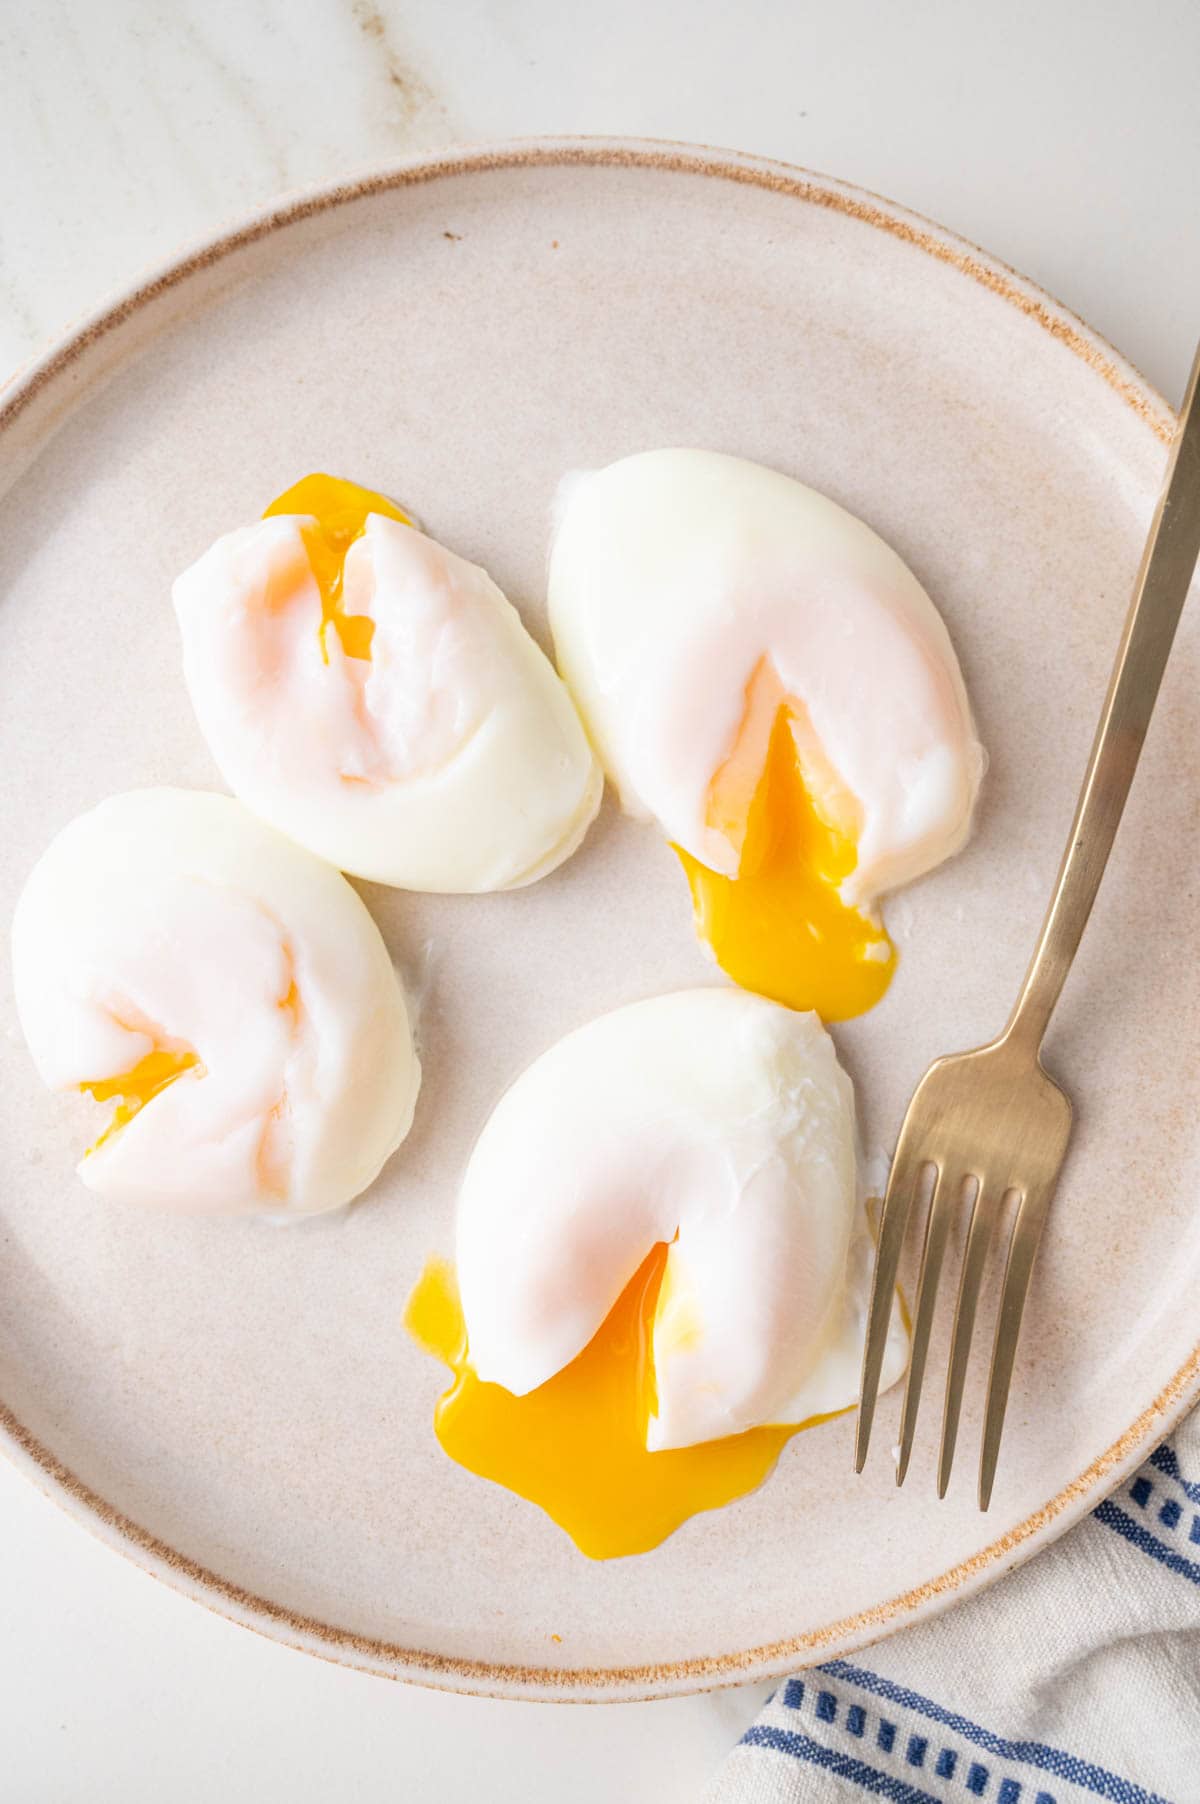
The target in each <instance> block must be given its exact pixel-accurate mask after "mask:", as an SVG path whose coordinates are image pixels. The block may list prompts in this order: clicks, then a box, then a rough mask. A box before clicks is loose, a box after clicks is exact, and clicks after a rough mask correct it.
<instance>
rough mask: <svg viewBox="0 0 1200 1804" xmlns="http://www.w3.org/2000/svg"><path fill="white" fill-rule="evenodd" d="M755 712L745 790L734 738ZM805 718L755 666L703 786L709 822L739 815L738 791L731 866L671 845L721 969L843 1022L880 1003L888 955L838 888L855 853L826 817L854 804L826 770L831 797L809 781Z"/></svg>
mask: <svg viewBox="0 0 1200 1804" xmlns="http://www.w3.org/2000/svg"><path fill="white" fill-rule="evenodd" d="M756 717H757V722H758V731H759V736H760V738H759V743H760V744H761V734H762V731H763V727H764V724H765V728H766V733H767V735H768V736H767V745H766V760H765V764H762V765H761V766H760V768H761V775H760V776H759V777H758V781H757V785H756V787H755V788H754V790H753V794H752V796H751V797H749V798H747V797H746V795H745V791H744V788H740V786H739V779H741V780H742V781H744V772H745V769H746V767H747V765H748V764H749V763H751V760H750V759H749V758H748V757H747V756H746V754H745V753H744V751H743V744H742V741H743V740H745V739H749V738H752V737H753V727H754V723H755V719H756ZM805 725H806V723H805V721H804V718H803V711H802V710H800V709H798V708H797V707H796V706H795V705H794V704H793V703H791V702H789V700H788V699H787V698H786V697H785V696H784V695H783V692H782V689H781V688H780V686H779V684H778V680H777V679H776V678H775V677H774V674H773V672H770V671H768V670H766V669H765V667H762V666H760V668H759V671H758V672H756V675H755V678H754V680H753V681H752V683H751V686H750V692H749V695H748V707H747V717H746V724H745V726H744V728H743V734H742V736H741V738H740V739H739V743H738V745H737V746H735V748H734V753H733V756H732V757H731V759H730V760H729V763H728V765H727V766H726V767H725V768H724V769H723V770H722V771H719V772H718V773H717V776H716V778H715V780H714V782H713V785H712V790H711V792H710V809H709V819H710V823H711V824H712V825H714V826H718V827H720V826H721V825H722V818H723V817H726V818H729V817H733V818H736V813H737V810H738V799H739V794H740V800H741V817H742V819H743V821H744V823H745V826H744V838H743V840H742V846H741V857H740V863H739V866H738V874H737V876H736V877H725V876H722V875H720V874H719V873H718V872H716V871H711V870H709V869H708V867H707V866H706V865H703V864H701V863H700V862H699V860H698V859H696V858H693V857H692V856H691V854H690V853H688V852H685V851H683V850H682V849H680V848H679V847H677V848H676V850H677V852H678V854H679V858H680V860H681V861H682V864H683V868H684V870H685V871H686V873H687V878H688V883H689V884H690V886H691V891H692V903H693V906H694V908H695V913H696V929H697V932H698V933H699V934H700V937H701V938H702V939H704V940H706V941H707V943H708V944H709V946H710V947H711V948H712V951H713V954H714V956H715V958H716V960H717V963H718V964H719V965H720V966H721V968H722V970H724V971H727V972H728V973H729V975H730V977H732V978H733V980H734V982H735V983H738V984H740V985H741V986H742V988H743V989H747V990H755V991H757V992H758V993H759V994H760V995H763V996H769V997H771V998H772V1000H773V1001H775V1002H782V1003H785V1004H786V1005H787V1006H788V1007H789V1008H795V1009H815V1010H816V1012H817V1013H818V1014H819V1015H820V1017H821V1019H822V1020H823V1021H845V1020H848V1019H849V1018H850V1016H852V1015H861V1014H862V1013H864V1011H865V1010H867V1009H869V1008H872V1007H873V1006H874V1004H875V1003H876V1002H878V1001H879V999H880V997H881V996H882V995H883V993H884V991H885V990H886V989H887V987H888V984H889V983H890V982H891V980H892V972H893V971H894V969H895V964H896V954H895V951H894V950H893V947H892V944H891V941H890V940H889V939H888V937H887V934H886V933H885V931H884V929H883V926H882V923H880V922H879V921H878V920H872V919H871V917H870V916H869V915H866V914H863V913H861V912H860V911H859V910H858V909H856V908H851V907H850V906H849V905H848V904H847V903H845V902H843V901H842V899H841V897H840V895H839V893H838V891H839V886H840V885H841V884H842V883H843V882H844V881H845V879H846V878H847V877H848V876H849V875H850V873H851V871H853V869H854V866H855V862H856V859H857V855H858V854H857V850H856V847H855V843H854V839H853V837H852V836H851V834H850V833H849V832H847V831H845V830H844V829H843V828H842V827H839V826H835V825H834V824H833V822H832V820H831V819H829V818H828V815H829V814H832V813H833V811H834V809H835V808H836V807H839V806H840V807H841V808H842V811H843V812H849V810H850V809H852V808H853V804H852V803H849V798H847V797H846V796H845V794H844V792H842V794H841V795H840V796H839V795H837V793H836V784H835V783H833V782H832V781H830V780H829V778H828V773H821V774H822V775H824V777H825V781H824V783H823V784H822V785H821V787H822V788H823V789H824V791H825V797H824V798H823V799H826V800H827V801H828V804H829V805H828V806H827V807H826V808H821V807H818V805H817V803H816V802H815V801H814V799H813V793H812V791H813V789H815V788H817V787H818V785H819V774H818V773H817V771H816V770H815V768H813V769H812V780H811V781H806V770H805V759H804V757H803V755H802V753H801V751H800V750H799V747H798V741H799V740H801V739H802V737H803V736H804V729H805ZM817 755H819V754H817ZM760 756H761V754H760ZM812 763H813V761H812V760H810V766H811V765H812ZM847 803H849V808H847ZM735 843H736V840H735Z"/></svg>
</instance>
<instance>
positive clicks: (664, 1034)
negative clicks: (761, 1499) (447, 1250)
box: [456, 988, 907, 1449]
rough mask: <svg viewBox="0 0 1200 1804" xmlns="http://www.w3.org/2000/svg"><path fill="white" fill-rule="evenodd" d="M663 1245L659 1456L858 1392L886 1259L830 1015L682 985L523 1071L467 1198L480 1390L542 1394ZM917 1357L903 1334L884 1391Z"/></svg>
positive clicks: (787, 1419)
mask: <svg viewBox="0 0 1200 1804" xmlns="http://www.w3.org/2000/svg"><path fill="white" fill-rule="evenodd" d="M658 1242H665V1243H668V1244H669V1252H668V1255H667V1262H666V1269H665V1273H664V1277H663V1282H662V1289H661V1292H660V1297H659V1303H658V1309H657V1314H656V1318H655V1324H654V1332H653V1357H654V1368H655V1386H656V1391H657V1414H656V1415H654V1416H652V1417H651V1421H650V1425H649V1431H648V1435H647V1445H648V1446H649V1447H650V1448H652V1449H658V1448H666V1447H682V1446H688V1445H691V1444H694V1443H696V1442H701V1441H706V1440H712V1439H715V1438H717V1437H719V1436H722V1435H728V1434H736V1433H739V1432H740V1431H741V1430H743V1429H746V1428H750V1427H753V1426H755V1425H757V1424H760V1423H791V1422H801V1421H806V1420H808V1419H809V1418H810V1417H812V1416H815V1415H823V1414H828V1413H832V1412H833V1411H836V1410H840V1409H845V1408H847V1407H848V1406H849V1405H851V1404H853V1403H855V1402H856V1401H857V1398H858V1387H859V1376H860V1368H861V1362H862V1348H863V1338H864V1332H865V1321H866V1304H867V1295H868V1290H869V1280H870V1263H871V1246H870V1238H869V1233H868V1230H867V1226H866V1219H865V1213H864V1210H863V1207H862V1203H861V1200H860V1197H859V1190H858V1178H857V1165H856V1153H855V1125H854V1097H853V1090H852V1087H851V1084H850V1080H849V1078H848V1077H847V1076H846V1074H845V1072H844V1071H843V1070H842V1069H841V1067H840V1066H839V1064H838V1062H837V1057H836V1054H835V1052H834V1048H833V1042H832V1041H831V1040H830V1038H829V1036H828V1034H827V1033H826V1032H825V1030H824V1028H823V1027H822V1026H821V1023H820V1021H819V1020H818V1019H817V1017H816V1016H815V1015H812V1014H797V1013H794V1012H792V1011H791V1010H789V1009H785V1008H781V1007H780V1006H779V1005H777V1004H776V1003H773V1002H768V1001H766V1000H765V999H763V998H762V997H758V996H752V995H749V994H747V993H745V992H743V991H738V990H732V989H723V988H721V989H717V988H713V989H699V990H687V991H681V992H678V993H676V994H673V995H666V996H660V997H655V998H653V999H652V1000H650V1001H646V1002H639V1003H634V1004H632V1005H631V1006H628V1007H625V1008H621V1009H617V1010H615V1011H614V1012H613V1013H612V1014H608V1015H604V1016H602V1017H601V1018H600V1019H598V1020H596V1021H592V1022H590V1023H589V1024H588V1025H587V1026H585V1027H581V1028H579V1029H578V1030H577V1031H576V1032H574V1033H572V1034H569V1035H568V1036H567V1037H566V1038H565V1039H563V1040H560V1041H559V1042H558V1043H557V1044H556V1045H555V1046H553V1047H551V1048H550V1050H549V1051H548V1052H546V1053H544V1054H543V1055H542V1056H541V1057H540V1058H539V1059H538V1060H536V1061H535V1063H534V1064H533V1065H531V1066H530V1067H529V1068H528V1069H527V1070H526V1071H525V1072H524V1073H523V1074H522V1076H521V1077H519V1078H518V1079H517V1081H516V1083H514V1084H513V1086H512V1087H511V1089H510V1090H509V1091H508V1092H507V1093H506V1095H505V1096H504V1097H503V1098H502V1099H501V1101H500V1103H499V1104H498V1105H497V1107H496V1109H495V1110H494V1112H493V1114H492V1115H491V1117H490V1119H489V1120H488V1122H487V1124H486V1126H485V1127H484V1129H483V1131H482V1133H481V1134H480V1136H479V1139H478V1141H477V1143H476V1146H475V1149H474V1151H473V1153H472V1155H471V1159H470V1162H469V1164H468V1167H467V1171H466V1174H465V1176H464V1179H463V1184H462V1189H461V1192H460V1196H459V1203H458V1218H457V1236H456V1259H457V1271H458V1282H459V1288H460V1294H461V1298H462V1306H463V1314H464V1320H465V1323H466V1329H467V1342H468V1351H469V1357H470V1361H471V1364H472V1366H473V1367H474V1369H475V1371H476V1372H477V1374H478V1375H479V1377H480V1378H481V1379H484V1380H488V1381H492V1382H495V1383H497V1384H501V1385H503V1386H505V1388H506V1389H508V1390H509V1391H512V1392H513V1393H514V1394H516V1395H518V1396H520V1395H524V1394H525V1393H526V1392H528V1391H531V1390H533V1389H534V1388H536V1387H537V1386H538V1385H540V1384H543V1383H544V1382H545V1381H546V1380H547V1379H548V1378H550V1377H551V1376H552V1375H553V1374H554V1373H555V1372H557V1371H559V1370H560V1369H561V1368H562V1367H563V1366H565V1365H567V1364H568V1363H569V1362H570V1361H571V1360H572V1359H573V1358H574V1357H575V1356H576V1354H578V1353H579V1352H580V1351H581V1350H582V1349H583V1348H584V1347H585V1346H586V1345H587V1343H588V1341H589V1340H590V1339H591V1338H592V1336H593V1335H594V1333H595V1332H596V1330H597V1328H599V1326H600V1324H601V1322H602V1321H603V1320H604V1318H605V1316H606V1315H607V1314H608V1312H609V1310H610V1309H611V1308H612V1306H613V1304H614V1303H615V1302H616V1300H617V1298H618V1296H619V1295H620V1293H621V1292H622V1290H623V1289H624V1288H625V1286H626V1284H627V1283H628V1282H629V1280H630V1279H631V1278H632V1277H633V1275H634V1273H635V1272H636V1271H637V1269H638V1267H639V1266H640V1265H641V1263H642V1261H643V1260H644V1259H645V1257H646V1255H647V1254H648V1253H649V1251H650V1249H651V1248H652V1247H653V1246H654V1245H655V1244H656V1243H658ZM893 1313H894V1315H898V1312H893ZM906 1362H907V1340H906V1336H905V1331H904V1329H903V1327H902V1325H901V1324H900V1323H899V1321H897V1322H896V1324H895V1326H894V1329H893V1332H892V1336H891V1339H890V1341H889V1345H888V1352H887V1357H886V1360H885V1365H884V1373H883V1383H884V1384H885V1385H889V1384H892V1383H894V1382H895V1380H896V1379H897V1378H898V1377H899V1376H900V1374H901V1373H902V1371H903V1370H904V1366H905V1364H906Z"/></svg>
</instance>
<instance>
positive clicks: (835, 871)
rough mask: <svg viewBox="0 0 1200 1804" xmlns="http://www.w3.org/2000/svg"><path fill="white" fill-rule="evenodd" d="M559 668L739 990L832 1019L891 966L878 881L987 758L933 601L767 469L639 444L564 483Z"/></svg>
mask: <svg viewBox="0 0 1200 1804" xmlns="http://www.w3.org/2000/svg"><path fill="white" fill-rule="evenodd" d="M549 600H550V620H551V626H552V628H553V632H554V641H555V646H556V650H557V655H558V663H559V668H560V670H561V671H562V674H563V676H564V678H565V679H566V682H567V684H568V686H569V688H570V689H571V692H572V694H573V695H574V697H575V700H576V702H577V703H578V705H579V708H580V711H581V713H582V714H583V717H584V720H585V722H586V725H587V728H588V731H589V733H590V735H591V738H592V742H593V744H594V745H595V747H596V750H597V752H598V754H599V756H600V759H601V762H602V763H603V765H604V767H605V769H606V771H607V772H608V775H609V776H610V777H611V778H612V780H613V782H614V783H615V785H616V787H617V789H618V791H619V794H620V797H621V801H622V804H623V806H624V807H625V808H626V810H627V811H629V812H630V813H632V814H635V815H637V816H640V817H642V818H649V819H654V820H656V821H657V822H658V824H659V826H660V827H661V829H662V830H663V832H664V833H665V834H666V836H667V838H668V839H669V840H671V841H672V843H673V844H674V846H675V847H676V849H677V851H678V853H679V856H680V858H681V860H682V862H683V866H684V870H685V871H686V873H687V877H688V881H689V884H690V886H691V890H692V897H693V902H694V907H695V914H696V921H697V926H698V929H699V932H700V934H701V936H702V938H703V939H704V940H705V941H706V942H707V944H708V945H709V947H710V948H711V950H712V952H713V954H714V955H715V957H716V959H717V961H718V963H719V964H721V965H722V967H723V968H724V969H725V970H726V971H727V972H728V973H729V975H730V976H731V977H733V978H734V979H735V981H736V982H738V983H740V984H743V985H744V986H745V987H747V988H748V989H752V990H757V991H759V992H761V993H762V994H765V995H767V996H771V997H773V998H774V999H775V1000H777V1001H780V1002H784V1003H787V1004H788V1005H789V1006H790V1007H793V1008H813V1009H816V1010H817V1012H818V1013H819V1014H820V1015H821V1016H822V1018H823V1019H825V1020H841V1019H845V1018H846V1017H848V1016H852V1015H857V1014H860V1013H862V1012H863V1010H865V1009H867V1008H869V1007H871V1006H872V1004H873V1003H875V1002H876V1001H877V1000H878V999H879V997H880V996H882V994H883V992H884V990H885V989H886V988H887V985H888V983H889V981H890V978H891V974H892V969H893V966H894V962H895V954H894V952H893V949H892V946H891V943H890V941H889V940H888V937H887V934H886V932H885V931H884V928H883V924H882V921H881V920H880V918H879V915H878V913H877V911H876V908H875V903H876V901H877V899H878V898H879V896H881V895H882V894H883V893H884V892H885V891H888V890H891V889H895V888H896V887H897V886H898V885H900V884H903V883H908V882H910V881H912V879H914V878H916V877H919V876H921V875H922V874H923V873H924V872H926V871H928V870H931V869H932V868H933V866H934V865H936V864H938V863H940V861H941V860H942V859H944V858H948V857H949V856H950V855H951V854H952V853H953V852H955V851H957V850H958V849H959V848H960V847H961V846H962V845H963V843H964V841H965V840H966V838H967V836H968V834H969V832H970V827H971V815H972V810H973V808H974V804H975V798H976V794H977V791H978V788H979V783H980V778H981V775H982V772H983V764H984V758H983V752H982V750H981V748H980V746H979V744H978V742H977V740H976V737H975V730H974V726H973V723H972V719H971V711H970V708H969V706H968V702H967V696H966V691H965V688H964V686H963V680H962V675H961V673H960V670H959V666H958V661H957V659H956V657H955V654H954V650H953V647H952V646H951V643H950V638H949V635H948V633H947V631H946V628H945V626H944V624H943V622H942V620H941V617H940V615H939V614H938V612H937V610H936V608H935V607H934V605H933V603H932V601H931V600H930V599H929V597H928V595H927V594H926V593H925V591H924V589H923V588H922V587H921V585H920V583H919V582H918V581H917V579H916V577H915V576H914V575H913V573H912V571H911V570H909V569H908V567H907V566H906V565H905V564H904V563H903V562H902V560H901V559H900V558H899V557H898V556H897V554H896V553H895V552H894V551H893V550H891V548H890V547H889V546H888V545H886V544H885V543H884V542H883V540H882V539H881V538H879V537H878V536H877V534H876V533H874V532H873V531H872V530H871V528H870V527H869V526H867V525H866V524H865V523H864V522H863V521H861V520H859V519H856V518H855V517H854V516H853V515H852V514H849V513H847V512H846V511H845V510H844V509H843V508H841V507H839V506H838V505H837V504H836V503H835V502H833V501H830V500H829V499H828V498H827V497H825V496H823V495H820V494H817V493H816V492H815V491H814V490H813V489H810V488H806V487H805V486H804V485H803V484H801V483H799V482H795V481H793V480H792V479H791V478H790V477H787V476H784V475H781V474H779V473H778V472H777V471H774V470H768V469H764V468H763V467H761V466H760V465H757V464H753V463H747V462H745V461H743V460H742V459H740V458H736V457H727V456H723V455H719V454H718V453H715V452H711V451H688V450H665V451H647V452H643V453H640V454H638V455H636V456H632V457H626V458H622V459H621V460H620V461H619V462H618V463H614V464H610V465H609V466H608V467H607V468H606V469H603V470H600V471H599V472H597V473H595V474H591V475H585V476H576V477H573V478H568V479H567V482H566V483H565V484H564V487H563V490H562V494H561V497H560V506H559V514H558V521H557V529H556V531H555V534H554V540H553V545H552V549H551V557H550V573H549Z"/></svg>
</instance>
